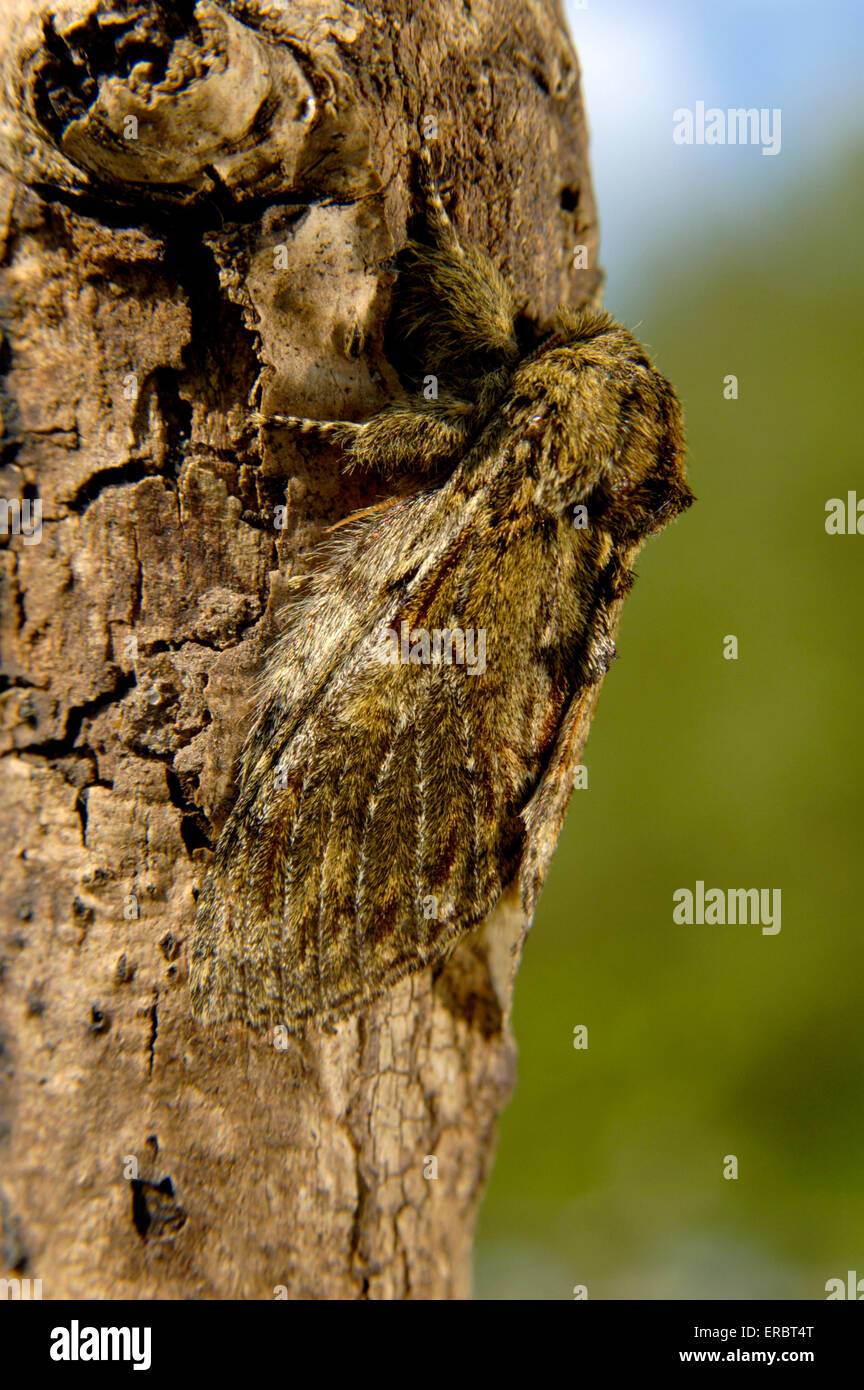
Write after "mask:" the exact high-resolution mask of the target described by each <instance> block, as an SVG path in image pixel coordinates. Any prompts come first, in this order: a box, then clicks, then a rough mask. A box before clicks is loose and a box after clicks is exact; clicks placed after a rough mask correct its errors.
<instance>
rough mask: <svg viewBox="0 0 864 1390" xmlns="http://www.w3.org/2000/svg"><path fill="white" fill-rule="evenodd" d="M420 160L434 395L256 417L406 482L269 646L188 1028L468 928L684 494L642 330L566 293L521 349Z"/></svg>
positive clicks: (383, 969)
mask: <svg viewBox="0 0 864 1390" xmlns="http://www.w3.org/2000/svg"><path fill="white" fill-rule="evenodd" d="M421 169H422V182H423V203H424V209H425V223H424V229H423V232H422V233H421V234H420V235H419V236H418V238H417V239H416V240H413V241H411V242H409V244H408V246H407V248H406V249H405V251H404V252H403V255H402V269H401V274H400V277H399V284H398V309H397V311H395V319H394V328H395V341H396V342H397V343H398V344H399V350H400V352H401V354H402V356H403V361H404V364H407V365H405V371H404V374H403V379H407V380H409V384H411V383H413V384H416V383H417V382H419V381H422V380H424V379H425V380H426V381H427V382H428V381H429V380H430V379H434V380H435V381H437V383H439V390H438V394H437V398H436V399H432V400H427V399H426V396H425V395H424V394H423V392H422V391H419V390H418V391H415V392H414V393H413V394H411V393H408V392H406V395H405V397H404V398H403V399H400V400H397V401H395V402H394V403H393V404H392V405H391V406H389V407H388V408H387V409H385V410H383V411H382V412H380V413H379V414H376V415H374V416H373V417H372V418H371V419H369V420H367V421H365V422H363V423H349V422H339V421H337V422H318V421H304V420H300V419H297V418H295V417H293V416H271V417H269V418H268V419H267V420H262V419H259V420H258V424H259V425H260V426H262V427H263V426H265V425H266V426H268V427H271V428H273V427H275V428H286V429H294V430H299V431H301V432H307V433H308V432H310V431H315V432H317V433H318V434H320V435H322V436H323V437H324V438H327V439H329V440H332V441H334V442H335V443H336V444H337V445H338V446H339V447H340V448H341V450H342V451H343V453H344V457H345V465H346V467H348V468H357V469H360V468H362V469H372V470H375V471H376V472H377V473H379V474H381V475H383V476H385V477H386V476H388V475H389V476H390V477H393V476H394V475H398V474H400V473H403V472H410V473H411V474H412V475H419V476H420V479H421V483H420V485H419V486H418V487H416V489H415V490H414V491H412V492H410V493H409V494H408V495H402V496H399V495H394V496H392V497H390V498H388V499H387V500H386V501H385V502H384V503H383V504H381V505H379V506H377V507H372V508H369V509H367V510H365V511H363V512H360V513H357V514H355V515H354V516H353V517H352V518H349V519H348V521H347V523H342V524H340V525H339V526H337V527H336V528H334V529H333V531H332V532H331V533H330V535H329V536H328V537H327V538H326V540H325V542H324V543H323V545H322V546H321V547H320V548H319V550H318V552H317V554H316V555H315V556H314V560H315V566H314V573H313V578H312V579H311V581H310V582H309V585H308V588H307V591H306V592H305V593H304V594H303V595H302V597H300V598H299V599H298V600H297V601H296V603H295V604H294V607H293V610H292V612H291V614H290V618H289V622H288V624H287V626H286V628H285V630H284V632H283V633H282V635H281V636H280V637H279V638H278V640H277V641H276V643H275V644H274V647H273V649H272V651H271V653H270V655H269V659H268V661H267V664H266V670H265V672H264V675H263V679H262V684H261V696H260V704H259V708H258V712H257V716H256V717H255V720H254V724H253V726H252V728H251V731H250V733H249V735H248V738H247V741H246V744H245V749H244V752H243V756H242V765H241V785H240V792H239V796H238V799H237V802H236V804H235V806H234V808H233V810H232V813H231V815H230V817H229V819H228V820H227V822H226V824H225V827H224V829H223V831H222V834H221V837H220V839H219V842H218V844H217V847H216V850H215V854H214V859H213V862H212V865H211V867H210V870H209V873H208V875H207V878H206V881H205V884H204V887H203V889H202V892H201V896H200V899H199V905H198V913H197V921H196V927H195V933H194V938H193V947H192V960H191V988H192V1002H193V1009H194V1012H195V1013H196V1015H197V1016H198V1017H199V1018H200V1019H202V1020H204V1021H207V1022H213V1023H223V1022H227V1021H228V1020H232V1019H239V1020H243V1021H245V1022H246V1023H247V1024H249V1025H251V1026H252V1027H254V1028H261V1029H264V1028H267V1027H269V1026H272V1025H275V1024H285V1025H286V1026H287V1027H288V1028H289V1029H290V1030H292V1031H297V1030H298V1029H300V1028H302V1026H303V1024H304V1021H305V1020H307V1019H310V1018H313V1017H318V1018H319V1019H322V1020H329V1019H335V1018H338V1017H341V1016H345V1015H347V1014H349V1013H351V1012H354V1011H356V1010H358V1009H359V1008H360V1007H361V1006H362V1005H364V1004H365V1003H366V1002H367V1001H370V1000H372V999H373V998H375V997H376V996H377V995H379V994H381V993H382V992H383V991H384V990H386V989H387V988H388V986H390V985H391V984H392V983H394V982H395V981H397V980H398V979H399V978H400V977H402V976H404V975H405V974H407V973H408V972H411V971H417V970H420V969H422V968H423V967H425V966H428V965H430V964H432V963H435V962H440V961H442V960H443V959H444V958H446V957H447V955H448V954H449V953H450V952H451V951H452V949H453V948H454V947H455V946H456V944H457V943H458V942H459V941H460V940H462V938H463V937H465V936H466V934H467V933H469V932H470V931H471V930H472V929H473V928H474V927H476V926H477V925H478V924H479V923H480V922H481V921H482V920H483V919H484V918H485V917H486V915H487V914H488V913H489V912H490V910H491V909H492V908H493V906H494V905H495V903H496V901H497V899H498V898H499V896H500V894H501V893H502V891H503V890H504V889H505V888H506V887H507V885H508V884H509V883H511V882H512V881H513V879H514V877H515V875H516V874H517V870H518V868H519V864H520V858H521V855H522V851H523V847H524V844H525V837H526V825H527V824H528V823H529V817H530V811H531V805H532V801H533V800H534V799H535V798H538V797H539V796H541V795H542V793H543V789H544V779H545V778H546V777H547V774H548V768H549V762H550V757H551V752H552V749H553V747H554V744H555V740H556V735H557V733H558V731H559V728H560V727H561V725H562V721H563V720H564V719H565V717H566V714H567V711H568V709H570V708H571V706H572V705H573V702H574V701H576V700H578V699H580V698H581V697H583V696H584V694H585V691H586V689H587V688H588V687H590V686H593V685H594V684H596V683H597V682H598V681H599V680H600V679H601V678H602V676H603V674H604V672H605V671H606V669H607V667H608V665H609V662H610V660H611V658H612V656H613V655H614V644H613V632H612V619H611V616H610V614H611V609H612V606H613V605H614V604H615V603H616V601H617V600H618V599H620V597H621V596H622V595H623V594H625V593H626V592H627V591H628V590H629V588H630V586H631V584H632V582H633V568H632V566H633V561H634V559H635V556H636V554H637V552H638V550H639V548H640V546H641V545H642V543H643V541H644V540H645V538H646V537H647V536H649V535H651V534H652V533H654V532H656V531H658V530H660V528H661V527H663V526H664V525H665V524H666V523H667V522H668V521H670V520H671V519H672V518H673V517H675V516H677V515H678V513H680V512H681V511H682V510H683V509H684V508H686V507H687V506H689V505H690V503H691V501H692V500H693V495H692V493H691V491H690V489H689V487H688V485H687V482H686V478H685V472H684V432H683V423H682V412H681V408H680V405H679V402H678V400H677V398H676V396H675V393H674V391H673V389H672V387H671V386H670V384H669V382H668V381H666V380H665V379H664V378H663V377H662V376H661V375H660V374H659V373H658V372H657V371H656V370H655V369H654V367H653V366H652V365H651V362H650V361H649V360H648V357H647V356H646V354H645V352H644V350H643V349H642V347H640V345H639V343H638V342H637V341H636V339H635V338H634V337H633V336H632V335H631V334H630V333H629V332H628V331H627V329H626V328H623V327H621V326H620V325H619V324H617V323H615V322H614V321H613V319H612V318H611V317H610V316H609V315H608V314H606V313H603V312H601V311H599V310H594V309H585V310H581V311H573V310H570V309H567V308H562V309H560V310H559V312H558V316H557V323H556V325H555V327H554V328H553V329H552V330H550V331H549V332H548V333H547V335H546V336H545V337H543V338H541V340H540V341H539V343H538V342H535V343H534V344H533V345H530V350H529V347H526V344H525V343H524V342H523V341H520V335H519V332H518V331H517V325H516V319H515V314H514V302H513V296H512V294H511V291H510V289H509V287H508V286H507V284H506V283H505V281H504V279H503V278H502V276H501V275H500V274H499V272H498V270H497V269H496V268H495V266H494V265H493V264H492V262H491V261H490V260H489V258H488V257H487V256H486V255H485V254H483V253H482V252H481V251H480V250H478V249H477V248H476V247H474V246H472V245H470V244H469V243H468V242H467V241H464V240H463V239H462V238H460V236H459V235H458V233H457V231H456V229H455V228H454V226H453V225H452V223H451V221H450V219H449V217H448V215H447V213H446V211H445V208H444V205H443V203H442V200H441V197H440V194H439V192H438V189H437V186H436V183H435V179H434V177H433V175H432V170H431V162H430V160H429V156H428V153H427V152H425V151H424V152H422V155H421ZM395 365H397V366H398V365H399V363H395ZM426 394H427V395H428V394H430V393H429V392H428V391H427V392H426ZM433 394H434V393H433ZM481 651H482V657H483V659H482V660H481V659H480V653H481Z"/></svg>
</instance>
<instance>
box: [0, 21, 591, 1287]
mask: <svg viewBox="0 0 864 1390" xmlns="http://www.w3.org/2000/svg"><path fill="white" fill-rule="evenodd" d="M0 38H2V44H0V48H2V50H3V51H4V52H5V58H4V60H3V61H4V67H3V72H2V80H3V90H2V96H0V100H2V114H0V165H2V168H3V170H4V172H3V174H2V181H0V208H2V217H0V232H2V267H0V280H2V299H3V307H4V320H5V340H4V354H3V362H2V371H3V378H2V401H0V406H2V412H3V420H4V435H3V447H4V456H3V460H2V462H3V473H2V481H0V497H2V498H5V499H7V502H8V503H9V506H8V507H7V509H6V516H7V525H6V532H7V533H8V534H7V535H5V536H0V539H2V543H3V545H4V546H5V548H4V549H2V551H0V557H2V570H3V580H4V583H3V595H4V599H3V609H2V643H3V672H4V676H3V685H2V694H0V702H2V711H3V719H2V735H0V736H2V749H0V751H2V753H3V763H2V767H3V772H4V778H3V796H2V804H0V820H2V836H3V844H4V849H5V852H4V854H3V857H2V861H0V875H2V894H0V918H2V921H0V954H2V967H3V970H2V981H0V989H2V995H0V998H2V1037H0V1046H2V1054H0V1060H2V1072H3V1075H2V1083H3V1088H4V1093H3V1100H2V1104H3V1109H2V1120H0V1223H2V1246H0V1266H2V1264H3V1263H4V1262H5V1264H6V1266H7V1267H8V1269H9V1270H10V1271H12V1272H18V1273H20V1274H26V1275H28V1276H30V1277H33V1278H41V1279H42V1281H43V1296H44V1297H45V1298H49V1299H55V1298H67V1297H71V1298H187V1297H193V1298H272V1297H274V1296H283V1297H289V1298H325V1299H343V1298H344V1299H355V1298H385V1299H399V1298H423V1299H438V1298H463V1297H466V1296H468V1294H469V1291H470V1257H471V1241H472V1233H473V1226H474V1221H475V1216H476V1212H477V1206H478V1202H479V1200H480V1197H481V1194H482V1191H483V1186H484V1183H485V1180H486V1176H487V1174H488V1171H489V1167H490V1162H491V1157H492V1151H493V1144H494V1134H495V1124H496V1118H497V1116H498V1114H499V1113H500V1111H501V1109H502V1107H503V1106H504V1104H505V1103H506V1101H507V1098H508V1096H509V1094H510V1091H511V1088H512V1085H513V1078H514V1043H513V1038H512V1036H511V1032H510V1026H509V1014H510V1002H511V995H512V989H513V979H514V973H515V969H516V964H517V959H518V953H519V948H520V946H521V943H522V940H523V937H524V934H525V931H526V930H527V926H528V924H529V922H530V917H531V913H532V911H533V907H534V902H535V900H536V895H537V892H538V891H539V886H540V884H541V882H542V879H543V875H544V873H545V870H546V867H547V864H548V860H549V857H550V855H551V852H552V849H553V847H554V843H555V839H556V837H557V833H558V830H559V828H560V824H561V820H562V818H563V814H564V808H565V806H566V802H567V799H568V796H569V791H570V787H571V785H572V775H573V769H574V768H575V766H576V765H577V764H578V762H579V760H580V753H581V748H582V744H583V743H584V739H585V736H586V734H587V728H588V723H589V722H590V714H591V707H592V704H593V698H594V697H595V696H596V689H595V691H594V692H593V695H592V696H590V697H586V699H585V701H583V702H582V704H580V706H579V707H578V708H575V709H573V710H572V711H571V713H570V716H569V717H568V723H567V725H566V727H565V729H564V731H563V733H562V738H561V742H560V744H559V747H558V749H557V752H556V764H555V768H554V769H553V772H554V776H552V777H551V778H550V781H549V784H548V791H547V793H546V795H545V796H544V799H543V800H542V802H541V803H540V804H539V805H538V806H537V807H536V808H535V816H534V820H533V822H532V825H531V826H530V827H529V841H528V850H527V852H526V857H525V862H524V864H523V868H522V874H521V877H520V880H519V882H518V883H516V884H514V885H513V887H512V889H511V891H510V892H509V894H508V895H507V897H506V899H505V901H503V902H502V903H501V905H500V906H499V908H498V909H496V912H495V913H494V914H493V917H492V918H490V919H489V921H488V922H487V924H486V925H485V926H484V928H483V929H481V931H479V932H477V933H475V934H474V935H473V936H472V938H471V939H470V940H469V941H467V942H466V943H465V944H464V945H463V946H462V947H461V948H460V949H459V950H458V951H457V952H456V953H455V955H454V956H453V957H452V958H451V960H450V961H449V962H448V964H447V966H446V967H445V968H443V969H438V970H437V971H433V970H427V971H424V972H423V973H420V974H417V975H414V976H412V977H410V978H408V979H406V980H404V981H402V982H401V983H400V984H399V985H398V986H397V987H395V988H394V989H392V990H391V991H389V993H388V994H387V995H385V996H384V997H383V998H382V999H381V1000H379V1001H378V1003H377V1004H375V1005H374V1006H372V1007H370V1008H368V1009H366V1010H364V1011H363V1012H362V1014H360V1015H358V1016H356V1017H353V1018H350V1019H347V1020H345V1021H344V1022H343V1023H341V1024H339V1025H338V1026H337V1027H336V1028H334V1029H332V1030H329V1031H328V1030H327V1029H324V1028H318V1027H310V1028H309V1029H308V1031H307V1034H306V1036H305V1038H303V1039H302V1040H300V1041H296V1040H294V1039H289V1040H288V1041H287V1044H286V1045H285V1046H284V1048H283V1047H282V1045H281V1040H280V1039H279V1038H274V1037H273V1036H259V1035H256V1034H253V1033H250V1032H248V1031H246V1030H243V1029H241V1028H236V1029H231V1030H226V1031H225V1032H223V1033H219V1034H216V1033H213V1032H208V1031H204V1030H202V1029H201V1028H200V1027H199V1026H197V1025H196V1024H195V1023H194V1022H193V1021H192V1020H191V1019H190V1014H189V1006H188V997H187V989H186V956H187V948H188V944H189V939H190V932H191V928H192V924H193V921H194V915H195V896H196V892H197V889H198V886H199V884H200V882H201V880H202V877H203V873H204V870H205V869H206V865H207V862H208V858H209V855H210V852H211V847H212V845H213V843H214V841H215V837H216V835H218V832H219V829H220V827H221V825H222V823H223V821H224V819H225V817H226V814H227V811H228V809H229V808H230V805H231V802H232V798H233V797H234V796H235V794H236V785H235V781H234V771H235V766H236V756H237V753H238V751H239V748H240V745H241V743H242V739H243V735H244V732H245V728H246V726H247V723H248V715H249V709H250V694H251V692H252V690H253V682H254V676H255V673H256V672H257V670H258V669H259V668H260V665H261V660H262V655H263V653H264V652H265V651H266V650H267V647H268V644H269V642H270V641H271V640H272V637H273V635H274V633H275V632H276V631H278V628H279V609H280V606H281V604H282V603H283V602H284V600H285V598H286V594H287V592H288V589H289V588H290V579H291V577H292V576H294V575H297V574H301V573H303V570H304V556H305V555H306V554H307V553H308V551H309V548H310V546H311V545H312V544H314V542H315V540H316V538H317V537H318V536H319V535H320V534H321V532H322V530H323V529H324V528H325V527H326V526H328V525H329V524H332V523H333V522H334V521H335V520H338V519H340V518H342V517H344V516H346V515H347V514H349V513H350V512H351V511H352V510H354V509H355V508H356V507H358V506H361V505H365V504H368V503H371V502H373V501H374V500H376V498H377V497H380V496H381V495H382V491H383V488H384V485H383V484H382V483H381V482H380V481H379V482H377V483H376V482H375V480H367V481H365V482H361V481H358V480H356V479H353V478H352V479H347V478H345V477H344V476H342V474H341V472H340V470H339V463H338V456H337V455H336V454H335V453H332V452H329V453H328V451H327V450H325V449H321V448H318V449H313V448H311V447H307V446H303V447H302V449H301V447H300V446H298V445H295V444H292V443H291V441H290V440H289V439H288V438H287V436H283V435H280V434H277V433H275V432H274V433H265V434H264V435H263V436H262V437H261V438H260V439H259V438H258V436H257V435H256V434H255V432H254V431H250V430H249V429H248V427H247V424H246V419H247V415H248V413H249V411H250V409H251V408H252V407H253V406H259V407H260V408H261V409H262V410H263V411H265V412H268V411H286V412H290V413H292V414H298V415H302V414H307V415H311V416H315V417H319V418H323V419H359V418H363V417H365V416H366V415H368V414H370V413H372V412H374V411H375V410H377V409H380V408H381V407H382V406H383V405H384V404H385V402H386V401H387V400H388V398H389V397H390V396H392V394H393V392H394V390H395V389H396V386H397V378H396V376H395V373H394V371H393V368H392V366H391V365H390V364H389V362H388V359H387V354H386V339H385V329H386V325H387V319H388V312H389V307H390V303H391V298H392V296H393V293H394V286H395V284H396V277H395V275H394V272H393V266H392V258H393V255H394V253H395V252H396V251H397V250H398V248H399V247H400V246H401V245H402V244H403V243H404V241H405V238H406V224H407V221H408V220H409V219H410V216H411V215H412V212H413V211H414V208H415V206H416V200H415V195H414V192H413V191H412V190H413V183H412V175H411V170H412V162H411V155H412V151H416V149H417V147H418V145H419V143H420V140H421V138H424V137H425V138H427V139H428V140H429V142H430V143H431V144H432V146H433V149H434V150H435V155H436V163H437V165H438V167H439V168H440V169H441V171H442V189H443V193H444V197H445V201H446V203H447V205H448V208H449V209H450V211H451V215H452V216H453V218H454V220H455V222H456V223H457V225H458V227H459V228H460V229H462V230H463V231H464V232H465V233H466V234H467V235H468V236H469V237H470V238H471V239H473V240H474V241H476V242H477V243H478V244H479V245H480V246H481V247H483V248H484V249H486V250H487V251H488V252H489V253H490V254H491V255H492V257H493V259H495V260H496V262H497V263H498V265H499V266H500V268H501V269H502V271H503V272H504V274H505V275H506V276H507V277H508V278H509V280H510V281H511V283H512V284H513V286H514V288H515V292H516V296H517V300H518V302H519V304H520V306H521V309H522V312H523V313H524V314H525V315H526V316H527V317H528V318H530V319H531V320H533V321H535V322H536V323H538V324H540V323H544V322H546V321H548V320H549V318H550V316H551V314H552V312H553V310H554V308H555V306H556V304H557V303H558V302H561V301H565V302H568V303H570V304H577V305H578V304H581V303H584V302H586V301H587V300H588V299H589V298H591V297H592V296H594V295H595V293H596V290H597V286H598V283H599V277H598V274H597V272H596V270H594V269H581V268H576V267H575V266H574V253H575V251H576V248H577V247H578V246H584V247H585V256H586V257H587V265H588V266H589V267H595V266H596V224H595V214H594V205H593V199H592V193H591V185H590V179H589V173H588V163H587V152H586V144H587V142H586V131H585V123H584V117H583V111H582V104H581V96H580V82H579V72H578V66H577V61H576V57H575V55H574V53H573V50H572V47H571V43H570V39H569V37H568V35H567V32H566V29H565V27H564V24H563V19H562V15H561V11H560V9H559V6H558V4H557V3H556V0H535V3H532V4H531V5H523V4H521V3H519V2H518V0H512V3H511V0H476V2H475V0H472V3H471V4H469V3H467V0H466V3H463V0H419V3H417V2H416V0H404V3H403V2H402V0H378V3H376V4H375V5H368V6H366V5H350V4H340V3H338V2H337V3H336V4H333V3H330V2H329V0H328V2H327V3H324V0H311V2H308V3H298V4H293V3H290V2H289V0H283V3H279V4H275V5H274V4H270V5H269V6H268V7H267V8H266V9H265V8H264V7H263V6H261V7H259V6H258V5H256V4H252V3H248V4H247V3H239V2H237V3H229V2H228V0H223V2H222V3H220V4H213V3H208V2H207V0H202V3H199V4H197V5H194V4H193V3H191V0H187V3H176V4H174V5H167V4H163V3H159V2H158V0H149V3H141V4H135V5H132V4H131V3H128V0H115V2H114V3H113V4H111V3H109V2H108V0H101V3H95V0H69V3H67V4H62V5H46V4H38V3H37V4H33V3H31V0H0ZM436 129H437V135H436ZM575 259H576V263H577V265H579V264H581V263H582V259H583V258H581V257H576V258H575ZM14 500H17V502H19V503H22V502H24V503H26V502H29V503H30V504H31V511H30V531H31V533H30V534H27V509H26V507H25V510H24V513H23V515H22V514H20V513H19V512H17V511H16V509H15V507H14V505H13V501H14ZM37 502H38V504H40V505H41V533H40V534H38V535H37V529H38V528H36V526H35V523H34V520H33V519H34V517H35V516H36V513H37V510H38V509H37V507H36V503H37ZM280 507H284V509H285V510H284V512H281V511H279V510H278V509H279V508H280ZM16 518H18V519H20V522H21V524H20V525H19V524H18V520H16Z"/></svg>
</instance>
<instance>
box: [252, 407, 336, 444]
mask: <svg viewBox="0 0 864 1390" xmlns="http://www.w3.org/2000/svg"><path fill="white" fill-rule="evenodd" d="M246 418H247V422H248V424H249V425H250V426H252V427H254V428H257V429H267V428H272V429H280V430H292V431H293V432H294V433H295V434H306V435H314V436H315V437H316V438H318V439H320V440H321V441H322V443H326V442H330V441H337V440H338V441H339V442H340V443H343V442H346V441H347V440H348V439H350V438H351V436H352V435H353V434H354V433H355V432H356V431H357V430H359V429H360V428H361V426H360V425H355V424H353V423H352V422H351V421H350V420H309V419H307V418H306V417H305V416H303V415H263V414H262V413H261V411H260V410H256V411H253V412H252V414H251V415H248V416H247V417H246Z"/></svg>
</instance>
